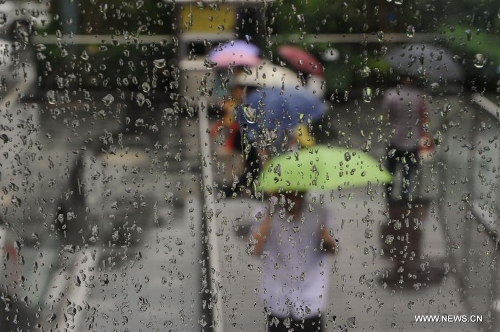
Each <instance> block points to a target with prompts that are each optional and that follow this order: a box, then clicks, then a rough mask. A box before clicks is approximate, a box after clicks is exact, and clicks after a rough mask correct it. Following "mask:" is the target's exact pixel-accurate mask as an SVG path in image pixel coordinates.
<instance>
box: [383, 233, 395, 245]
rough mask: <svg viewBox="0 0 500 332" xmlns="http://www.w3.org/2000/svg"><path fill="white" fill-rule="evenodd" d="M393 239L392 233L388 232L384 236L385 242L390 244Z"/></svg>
mask: <svg viewBox="0 0 500 332" xmlns="http://www.w3.org/2000/svg"><path fill="white" fill-rule="evenodd" d="M393 241H394V235H391V234H389V235H387V236H386V237H385V243H387V244H391V243H392V242H393Z"/></svg>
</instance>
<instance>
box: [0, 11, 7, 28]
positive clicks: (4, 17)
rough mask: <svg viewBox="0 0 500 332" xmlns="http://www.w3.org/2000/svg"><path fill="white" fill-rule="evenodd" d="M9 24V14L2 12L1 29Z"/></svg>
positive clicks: (0, 16) (0, 15)
mask: <svg viewBox="0 0 500 332" xmlns="http://www.w3.org/2000/svg"><path fill="white" fill-rule="evenodd" d="M5 23H7V14H5V13H4V12H0V27H3V26H4V25H5Z"/></svg>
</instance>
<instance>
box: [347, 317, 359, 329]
mask: <svg viewBox="0 0 500 332" xmlns="http://www.w3.org/2000/svg"><path fill="white" fill-rule="evenodd" d="M346 324H347V326H348V327H349V328H351V329H355V328H356V327H357V325H356V317H349V318H347V320H346Z"/></svg>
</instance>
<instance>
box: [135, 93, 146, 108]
mask: <svg viewBox="0 0 500 332" xmlns="http://www.w3.org/2000/svg"><path fill="white" fill-rule="evenodd" d="M135 101H136V102H137V105H139V106H142V105H144V102H145V101H146V97H144V95H143V94H142V93H140V92H139V93H138V94H137V95H136V96H135Z"/></svg>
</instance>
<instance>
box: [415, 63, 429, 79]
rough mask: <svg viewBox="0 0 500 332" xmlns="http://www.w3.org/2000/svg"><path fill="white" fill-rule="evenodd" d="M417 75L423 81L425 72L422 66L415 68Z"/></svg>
mask: <svg viewBox="0 0 500 332" xmlns="http://www.w3.org/2000/svg"><path fill="white" fill-rule="evenodd" d="M417 74H418V76H419V77H420V78H421V79H424V78H425V77H426V76H427V70H426V69H425V67H424V66H420V67H418V68H417Z"/></svg>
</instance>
